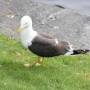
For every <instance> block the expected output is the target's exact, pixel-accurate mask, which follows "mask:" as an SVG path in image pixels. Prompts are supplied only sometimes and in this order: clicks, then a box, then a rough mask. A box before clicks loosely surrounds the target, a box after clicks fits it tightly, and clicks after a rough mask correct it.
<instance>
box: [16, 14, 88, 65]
mask: <svg viewBox="0 0 90 90" xmlns="http://www.w3.org/2000/svg"><path fill="white" fill-rule="evenodd" d="M18 32H19V34H20V40H21V43H22V45H23V46H24V47H25V48H27V49H28V50H30V51H31V52H32V53H34V54H36V55H37V56H38V60H37V61H36V62H35V63H34V64H33V65H37V66H38V65H41V64H42V61H43V58H44V57H54V56H59V55H75V54H85V53H87V52H89V50H88V49H85V50H82V49H78V50H74V49H73V48H72V45H71V44H70V43H69V42H66V41H59V40H58V39H57V38H55V37H53V36H50V35H47V34H45V33H38V32H37V31H35V30H34V29H33V26H32V19H31V17H30V16H28V15H25V16H23V17H22V18H21V21H20V27H19V29H18ZM26 66H28V65H26Z"/></svg>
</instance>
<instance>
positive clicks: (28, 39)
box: [20, 27, 37, 48]
mask: <svg viewBox="0 0 90 90" xmlns="http://www.w3.org/2000/svg"><path fill="white" fill-rule="evenodd" d="M36 35H37V32H36V31H34V30H33V28H32V27H28V28H25V29H24V30H23V31H22V32H21V33H20V38H21V42H22V44H23V46H24V47H25V48H28V46H30V45H32V40H33V39H34V38H35V37H36Z"/></svg>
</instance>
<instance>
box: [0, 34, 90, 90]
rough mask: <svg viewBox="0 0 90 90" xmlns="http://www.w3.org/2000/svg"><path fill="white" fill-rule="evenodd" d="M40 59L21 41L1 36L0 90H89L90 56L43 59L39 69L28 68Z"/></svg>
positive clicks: (34, 67)
mask: <svg viewBox="0 0 90 90" xmlns="http://www.w3.org/2000/svg"><path fill="white" fill-rule="evenodd" d="M36 59H37V56H36V55H34V54H32V53H31V52H29V51H28V50H26V49H24V48H23V47H22V45H21V44H20V42H19V41H16V40H11V39H9V38H7V37H6V36H3V35H0V78H1V80H0V90H90V55H89V54H86V55H78V56H59V57H53V58H44V61H43V64H42V65H41V66H39V67H36V66H33V67H31V68H26V67H24V66H23V65H24V64H25V63H33V62H34V61H35V60H36Z"/></svg>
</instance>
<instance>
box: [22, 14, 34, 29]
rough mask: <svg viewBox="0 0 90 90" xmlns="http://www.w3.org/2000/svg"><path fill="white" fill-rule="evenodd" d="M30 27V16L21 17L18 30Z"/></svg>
mask: <svg viewBox="0 0 90 90" xmlns="http://www.w3.org/2000/svg"><path fill="white" fill-rule="evenodd" d="M29 27H32V19H31V17H30V16H23V17H22V18H21V21H20V28H21V29H27V28H29Z"/></svg>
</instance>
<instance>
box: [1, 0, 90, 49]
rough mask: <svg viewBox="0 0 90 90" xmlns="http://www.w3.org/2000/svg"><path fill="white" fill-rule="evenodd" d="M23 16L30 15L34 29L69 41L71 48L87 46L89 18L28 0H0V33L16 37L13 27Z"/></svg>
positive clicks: (89, 45) (88, 43)
mask: <svg viewBox="0 0 90 90" xmlns="http://www.w3.org/2000/svg"><path fill="white" fill-rule="evenodd" d="M23 15H30V16H31V18H32V20H33V28H34V29H35V30H36V31H38V32H44V33H48V34H50V35H53V36H54V37H56V38H58V39H59V40H65V41H69V42H70V43H72V45H73V47H74V48H87V49H90V27H89V26H90V17H87V16H84V15H80V14H79V13H77V12H76V11H75V10H70V9H62V8H59V7H56V6H54V5H47V4H42V3H35V2H33V1H31V0H0V33H3V34H5V35H7V36H9V37H10V38H13V39H14V38H15V39H18V38H19V36H18V33H17V32H16V31H15V30H16V28H17V27H18V26H19V22H20V19H21V17H22V16H23Z"/></svg>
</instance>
